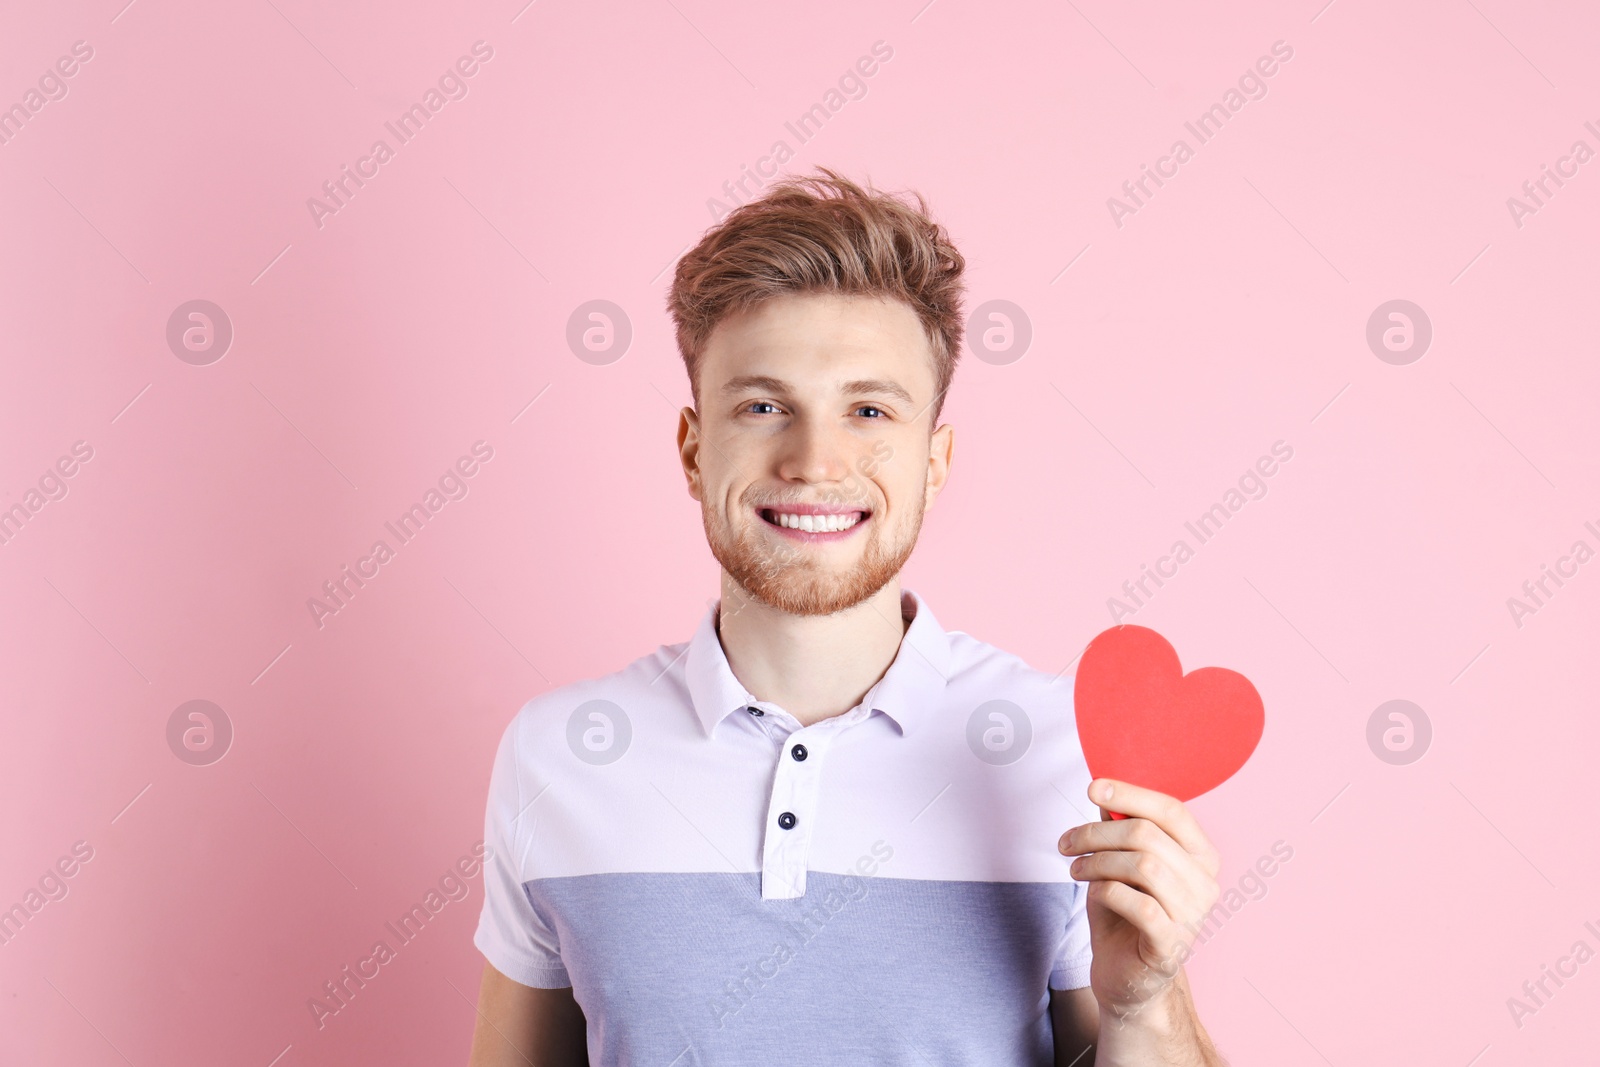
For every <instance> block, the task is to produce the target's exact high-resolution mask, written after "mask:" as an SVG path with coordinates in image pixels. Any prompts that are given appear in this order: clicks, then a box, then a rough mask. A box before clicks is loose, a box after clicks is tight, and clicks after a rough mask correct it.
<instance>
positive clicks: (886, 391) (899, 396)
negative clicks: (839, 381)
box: [722, 374, 915, 405]
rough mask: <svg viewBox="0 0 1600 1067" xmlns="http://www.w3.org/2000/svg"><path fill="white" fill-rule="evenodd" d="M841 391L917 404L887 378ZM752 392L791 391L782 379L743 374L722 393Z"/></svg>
mask: <svg viewBox="0 0 1600 1067" xmlns="http://www.w3.org/2000/svg"><path fill="white" fill-rule="evenodd" d="M841 389H842V390H843V391H844V392H845V393H846V394H847V395H850V396H860V395H863V394H872V393H880V394H883V395H885V396H892V397H894V398H895V399H896V400H900V401H903V402H904V403H906V404H907V405H910V404H913V403H915V401H913V400H912V399H911V394H910V393H908V392H906V391H905V389H904V388H902V387H901V386H900V384H899V383H897V382H893V381H890V380H889V379H887V378H857V379H855V380H854V381H849V382H845V383H843V385H842V386H841ZM751 390H764V391H766V392H770V393H787V392H788V391H789V383H788V382H786V381H784V380H783V379H782V378H774V377H772V376H771V375H767V374H741V375H739V376H738V377H736V378H730V379H728V381H727V382H726V383H725V384H724V385H723V387H722V391H723V393H725V394H727V393H744V392H749V391H751Z"/></svg>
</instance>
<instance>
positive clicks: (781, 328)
mask: <svg viewBox="0 0 1600 1067" xmlns="http://www.w3.org/2000/svg"><path fill="white" fill-rule="evenodd" d="M934 389H935V379H934V369H933V354H932V349H931V348H930V346H929V344H928V340H927V337H926V336H925V335H924V334H923V331H922V325H921V323H920V322H919V321H918V319H917V316H916V313H915V312H913V311H912V310H911V308H910V307H909V306H907V305H906V304H904V303H902V302H900V301H898V300H883V299H878V298H873V297H859V296H839V295H835V294H810V293H808V294H804V295H788V296H781V297H774V298H771V299H769V300H766V301H764V302H763V303H761V304H760V305H758V306H757V307H756V308H754V309H753V310H751V311H748V312H746V313H744V314H742V315H738V316H730V317H729V318H727V319H724V320H723V321H722V322H720V323H718V324H717V327H716V329H715V330H714V331H713V332H712V334H711V337H710V340H709V341H708V342H707V345H706V350H705V352H704V354H703V356H702V359H701V364H700V407H701V409H702V410H701V411H700V412H699V413H696V412H695V411H694V409H693V408H684V409H683V411H682V412H681V413H680V421H679V426H678V447H679V452H680V455H681V458H682V460H683V466H684V473H685V474H686V475H687V477H688V480H689V495H690V496H692V497H694V498H695V499H696V500H698V501H700V505H701V513H702V517H703V519H704V522H705V528H706V538H707V540H708V541H709V542H710V545H711V553H712V555H714V556H715V557H716V559H717V562H718V563H720V564H722V567H723V569H724V570H726V571H727V572H728V574H729V575H730V576H731V577H732V578H733V579H734V581H736V582H737V583H738V584H739V586H740V588H742V589H743V590H744V591H745V592H746V593H748V594H749V595H750V596H751V597H752V598H754V599H755V600H758V601H760V602H761V603H764V604H767V605H769V606H771V607H773V608H776V609H778V610H780V611H784V612H787V613H789V614H793V615H829V614H832V613H834V612H837V611H843V610H844V609H846V608H849V607H853V606H854V605H856V604H858V603H860V602H861V601H863V600H866V599H867V598H868V597H871V596H872V595H873V594H875V593H876V592H878V590H880V589H882V588H883V587H884V585H886V584H887V583H888V582H889V581H890V579H892V578H893V577H894V576H895V575H896V574H898V573H899V571H900V568H901V567H902V566H903V565H904V564H905V562H906V560H907V559H908V558H909V557H910V555H911V550H912V549H913V548H914V547H915V545H916V541H917V533H918V531H919V530H920V529H921V528H922V515H923V512H924V511H925V510H926V509H927V508H929V507H932V506H933V502H934V500H935V498H937V496H938V495H939V491H940V490H941V489H942V488H943V487H944V482H945V478H946V477H947V475H948V472H949V465H950V457H951V452H952V445H953V437H954V431H953V430H952V428H951V427H950V426H948V425H945V426H941V427H940V428H939V429H938V430H937V431H935V432H933V433H931V434H930V433H929V423H930V422H931V417H932V406H933V401H934ZM808 513H809V514H808ZM796 527H798V528H796Z"/></svg>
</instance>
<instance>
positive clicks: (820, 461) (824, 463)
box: [778, 416, 851, 484]
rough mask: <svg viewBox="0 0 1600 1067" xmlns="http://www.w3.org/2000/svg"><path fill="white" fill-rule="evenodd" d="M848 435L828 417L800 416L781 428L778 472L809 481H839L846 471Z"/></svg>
mask: <svg viewBox="0 0 1600 1067" xmlns="http://www.w3.org/2000/svg"><path fill="white" fill-rule="evenodd" d="M850 448H851V441H850V435H849V434H848V433H847V432H846V431H845V430H844V429H843V428H842V427H839V426H837V425H834V424H832V423H831V422H829V421H828V420H823V419H816V418H812V417H806V416H802V417H799V418H796V419H795V420H794V421H793V422H792V423H790V425H789V427H788V429H787V430H785V431H784V442H783V448H782V450H781V451H780V453H779V460H778V475H779V477H781V478H782V479H783V480H784V481H789V482H807V483H811V484H817V483H829V482H842V481H843V480H844V479H845V478H846V477H847V476H848V475H849V473H850Z"/></svg>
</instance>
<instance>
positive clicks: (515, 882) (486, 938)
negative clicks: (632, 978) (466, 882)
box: [472, 715, 572, 989]
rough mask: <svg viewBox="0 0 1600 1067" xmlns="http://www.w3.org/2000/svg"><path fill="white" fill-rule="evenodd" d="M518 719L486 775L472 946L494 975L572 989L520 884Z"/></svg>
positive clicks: (550, 935)
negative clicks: (479, 907)
mask: <svg viewBox="0 0 1600 1067" xmlns="http://www.w3.org/2000/svg"><path fill="white" fill-rule="evenodd" d="M522 721H523V720H522V716H521V715H518V716H517V717H516V718H514V719H513V720H512V721H511V724H510V725H509V726H508V727H506V731H505V733H504V734H503V735H501V738H500V747H499V749H498V750H497V751H496V752H495V758H494V769H493V771H492V772H491V773H490V775H489V804H488V809H487V811H486V812H485V815H484V828H483V840H484V843H485V844H486V845H488V854H487V855H486V856H485V858H484V864H483V911H482V912H481V913H480V914H479V916H478V929H477V932H476V933H475V934H474V935H473V938H472V943H473V944H474V945H476V946H477V947H478V951H479V952H482V953H483V955H484V958H485V959H487V960H488V961H489V962H490V963H491V964H493V965H494V968H495V970H497V971H499V972H500V973H501V974H503V975H505V976H506V977H507V978H510V979H511V980H512V981H514V982H520V983H521V984H523V985H525V986H532V987H534V988H536V989H560V988H563V987H566V986H570V985H571V984H572V981H571V979H570V978H568V976H567V969H566V967H565V966H564V965H563V964H562V962H561V949H560V945H559V943H558V941H557V939H556V935H555V932H554V931H553V930H551V929H550V927H549V925H548V924H547V923H546V922H545V921H544V920H543V919H542V918H540V917H539V915H538V914H537V913H536V912H535V911H534V908H533V905H532V903H531V902H530V901H529V899H528V893H527V890H526V889H524V888H523V882H522V860H523V847H522V846H523V842H525V841H526V840H527V839H528V825H527V824H528V823H529V822H530V820H529V819H528V818H527V812H526V811H525V810H524V805H525V804H527V803H528V802H529V800H531V799H532V795H531V794H528V795H525V794H526V792H527V791H526V790H525V789H524V788H523V782H522V761H521V760H520V759H519V758H518V754H519V750H520V746H519V735H520V730H521V726H522Z"/></svg>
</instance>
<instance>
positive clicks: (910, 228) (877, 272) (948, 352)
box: [667, 167, 966, 428]
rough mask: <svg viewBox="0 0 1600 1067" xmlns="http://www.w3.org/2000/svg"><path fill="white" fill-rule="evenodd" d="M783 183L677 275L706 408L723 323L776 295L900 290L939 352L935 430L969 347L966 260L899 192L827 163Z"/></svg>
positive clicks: (683, 340) (688, 363) (685, 333)
mask: <svg viewBox="0 0 1600 1067" xmlns="http://www.w3.org/2000/svg"><path fill="white" fill-rule="evenodd" d="M817 170H818V172H819V173H818V174H813V175H810V176H806V177H795V178H785V179H784V180H782V181H780V182H777V183H775V184H774V185H772V186H770V187H769V188H768V189H767V190H766V191H765V192H764V193H763V194H762V195H761V196H760V197H759V198H757V199H755V200H752V201H750V202H749V203H745V204H741V205H740V206H739V207H737V208H735V209H734V210H733V211H731V212H729V213H728V215H727V217H726V218H724V219H723V220H722V221H721V222H719V223H718V224H717V225H716V226H714V227H712V228H711V229H710V230H707V231H706V233H705V235H704V236H703V237H701V239H700V243H699V244H697V245H695V246H694V248H692V249H691V250H690V251H689V252H688V253H687V254H685V255H684V257H683V258H682V259H680V260H679V261H678V267H677V270H676V272H675V273H674V274H673V279H672V290H671V292H670V293H669V295H668V297H667V308H668V310H669V311H670V312H671V313H672V320H673V323H674V325H675V326H676V329H677V340H678V351H679V353H680V354H681V355H682V356H683V363H684V366H685V367H686V368H687V370H688V372H689V388H690V390H691V391H692V392H693V394H694V406H695V410H696V411H698V410H699V409H700V378H699V370H700V360H701V357H702V355H703V354H704V353H705V345H706V341H707V340H708V339H709V338H710V336H711V333H712V331H713V330H714V329H715V328H716V326H717V324H718V323H719V322H721V321H722V320H723V319H724V318H726V317H728V316H730V315H736V314H739V313H741V312H743V311H747V310H749V309H751V308H753V307H755V306H756V305H757V304H760V303H761V302H762V301H764V300H767V299H769V298H771V297H775V296H782V295H785V294H789V293H838V294H843V295H852V296H853V295H863V296H880V297H892V298H895V299H898V300H901V301H903V302H904V303H906V304H907V305H909V306H910V307H911V309H912V310H913V311H914V312H916V315H917V318H918V319H919V320H920V321H921V323H922V328H923V332H924V334H926V336H927V338H928V341H929V345H930V347H931V348H932V350H933V369H934V381H935V391H934V399H933V405H932V407H933V414H932V418H931V420H930V421H929V423H928V425H929V427H930V428H932V427H934V426H937V425H938V424H939V412H940V410H941V409H942V408H943V407H944V398H945V393H946V392H947V391H948V390H949V388H950V382H951V379H952V378H953V377H954V376H955V369H956V359H957V357H958V356H959V354H960V351H961V336H962V333H963V330H964V323H963V322H962V318H963V315H962V306H961V305H962V297H963V293H964V285H963V282H962V279H961V272H962V271H963V270H964V269H965V267H966V261H965V260H964V259H963V258H962V256H961V253H960V252H958V251H957V250H956V247H955V244H954V242H953V241H952V240H951V238H950V235H949V234H948V232H947V231H946V230H945V229H944V227H942V226H940V225H939V224H938V223H936V222H934V221H933V219H932V218H931V217H930V216H929V214H928V207H927V203H926V202H925V201H924V199H923V197H922V194H921V193H913V194H912V195H913V196H914V197H915V200H916V203H915V206H913V205H912V204H911V203H909V202H907V201H903V200H902V199H901V198H900V197H899V196H898V195H895V194H890V193H885V192H882V191H879V190H876V189H873V188H872V187H871V184H870V182H869V183H868V187H867V188H865V189H864V188H862V187H861V186H859V185H857V184H856V183H855V182H853V181H851V180H850V179H848V178H844V177H841V176H840V175H839V174H836V173H835V172H834V171H832V170H830V169H828V168H827V167H818V168H817Z"/></svg>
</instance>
